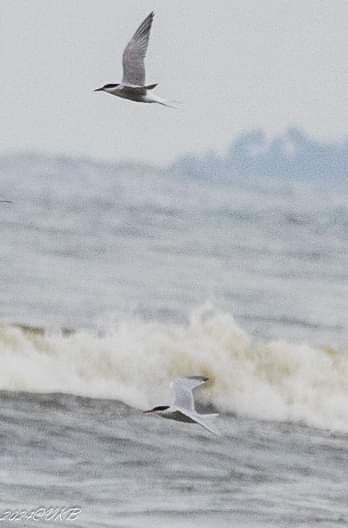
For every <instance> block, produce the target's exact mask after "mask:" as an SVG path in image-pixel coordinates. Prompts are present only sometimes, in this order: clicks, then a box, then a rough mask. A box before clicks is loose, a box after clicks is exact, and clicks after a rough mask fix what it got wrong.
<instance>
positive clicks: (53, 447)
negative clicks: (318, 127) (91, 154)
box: [0, 157, 348, 527]
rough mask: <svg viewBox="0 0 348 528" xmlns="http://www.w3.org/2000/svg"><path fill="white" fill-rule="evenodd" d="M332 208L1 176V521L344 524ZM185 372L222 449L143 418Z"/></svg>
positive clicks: (320, 199) (96, 172)
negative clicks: (26, 517)
mask: <svg viewBox="0 0 348 528" xmlns="http://www.w3.org/2000/svg"><path fill="white" fill-rule="evenodd" d="M347 195H348V191H347V189H346V188H345V187H344V186H341V187H340V188H335V187H334V186H333V185H331V187H329V186H328V185H325V184H318V183H317V184H314V183H311V184H306V185H305V184H300V183H295V182H293V183H289V182H285V181H282V180H281V178H279V180H277V181H259V182H257V183H255V182H254V183H251V182H246V181H245V182H243V181H232V182H227V181H224V182H220V183H218V182H216V181H214V182H212V181H211V182H208V181H198V180H197V179H192V178H191V179H190V178H179V177H178V175H175V174H174V173H172V172H171V171H170V170H153V169H151V168H147V169H144V168H141V167H126V166H124V167H122V168H120V167H116V168H115V167H112V166H106V165H100V164H94V163H90V162H82V161H75V162H73V161H69V160H47V159H44V158H28V157H24V158H18V159H15V158H12V159H2V160H0V196H1V197H2V198H9V199H12V200H14V204H12V205H5V204H3V206H2V207H1V209H0V232H1V247H0V271H1V273H0V291H1V296H0V316H1V320H2V323H1V325H0V357H1V369H0V390H1V391H2V392H1V396H0V401H1V405H0V423H1V426H0V435H1V446H2V450H1V464H0V474H1V477H2V478H1V494H0V505H1V509H2V510H0V513H1V511H2V512H4V511H5V510H6V509H11V510H13V511H15V510H16V509H32V508H35V507H38V506H40V505H46V506H51V505H55V506H59V505H60V506H63V505H66V506H72V505H79V506H80V507H81V509H82V511H81V514H80V516H79V517H78V519H77V520H75V521H74V524H73V525H74V526H81V527H82V526H83V527H87V526H88V527H92V526H93V527H94V526H98V527H99V526H100V527H108V526H180V527H181V526H183V527H191V526H196V525H197V526H221V527H224V526H232V525H234V526H314V525H315V526H328V527H329V526H345V525H346V524H347V523H348V491H347V490H348V477H347V474H348V473H347V470H348V463H347V455H348V449H347V447H348V438H347V433H348V381H347V380H348V357H347V342H348V325H347V321H348V317H347V316H348V280H347V279H348V251H347V249H348V248H347V246H348V242H347V235H346V234H347V227H348V208H347V205H346V204H347ZM184 374H204V375H207V376H208V377H209V378H210V380H211V381H210V383H209V384H208V386H207V387H205V388H202V389H199V390H198V391H197V397H198V399H199V403H200V405H201V406H203V408H208V407H214V408H216V409H217V410H218V411H219V412H220V413H221V417H220V418H219V419H218V423H217V425H218V427H219V428H220V430H221V432H222V436H221V437H218V438H215V437H212V436H210V435H209V434H208V433H206V432H205V431H203V430H201V429H199V428H198V427H196V426H187V425H185V424H176V423H172V422H169V421H166V420H161V419H159V418H155V417H148V416H143V415H142V413H141V409H144V408H146V407H147V406H149V405H152V404H153V403H157V402H158V401H165V400H166V398H168V397H170V393H169V388H168V386H169V383H170V381H171V379H173V378H174V377H175V376H177V375H184ZM4 523H10V521H4ZM13 523H14V521H13V522H12V524H13ZM35 523H36V524H35V525H36V526H38V525H40V524H42V525H47V522H46V524H45V523H44V522H43V521H41V522H38V521H36V522H35ZM231 523H232V524H231ZM12 524H11V525H12ZM32 524H34V522H33V521H32ZM63 525H67V526H68V525H69V526H71V525H72V522H67V521H60V526H63Z"/></svg>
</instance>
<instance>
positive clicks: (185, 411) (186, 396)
mask: <svg viewBox="0 0 348 528" xmlns="http://www.w3.org/2000/svg"><path fill="white" fill-rule="evenodd" d="M207 381H208V378H204V377H203V376H188V377H186V378H177V379H176V380H174V381H173V383H172V384H171V387H172V389H173V392H174V400H173V403H171V404H170V405H157V406H156V407H154V408H153V409H150V410H149V411H144V414H157V415H159V416H162V417H163V418H168V419H169V420H176V421H177V422H188V423H196V424H198V425H201V426H202V427H204V429H208V431H210V432H211V433H214V434H220V433H219V432H218V431H217V430H215V429H213V427H212V426H211V425H210V423H208V421H209V419H210V418H213V417H215V416H218V414H199V413H198V412H197V411H196V409H195V403H194V399H193V394H192V391H193V389H194V388H195V387H198V386H199V385H202V383H206V382H207Z"/></svg>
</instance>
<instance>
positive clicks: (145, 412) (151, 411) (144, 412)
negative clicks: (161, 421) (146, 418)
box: [143, 409, 154, 414]
mask: <svg viewBox="0 0 348 528" xmlns="http://www.w3.org/2000/svg"><path fill="white" fill-rule="evenodd" d="M153 412H154V411H153V410H152V409H150V410H148V411H143V414H151V413H153Z"/></svg>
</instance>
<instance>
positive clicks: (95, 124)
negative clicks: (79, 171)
mask: <svg viewBox="0 0 348 528" xmlns="http://www.w3.org/2000/svg"><path fill="white" fill-rule="evenodd" d="M152 9H154V10H155V12H156V17H155V20H154V24H153V27H152V37H151V41H150V46H149V50H148V56H147V60H146V65H147V80H148V82H159V83H160V84H159V87H158V88H157V89H156V93H158V94H159V95H161V96H163V97H165V98H169V99H176V100H180V101H182V105H181V108H180V110H172V109H168V108H164V107H161V106H157V105H140V104H136V103H132V102H128V101H124V100H121V99H118V98H116V97H112V96H110V95H107V94H103V93H93V91H92V90H93V89H94V88H96V87H98V86H101V85H103V84H105V83H107V82H113V81H116V82H117V81H119V80H121V73H122V70H121V57H122V52H123V49H124V47H125V45H126V43H127V41H128V39H129V38H130V37H131V35H132V34H133V32H134V31H135V29H136V28H137V26H138V24H139V23H140V22H141V21H142V19H143V18H144V17H145V16H146V15H147V14H148V13H149V12H150V11H151V10H152ZM347 21H348V1H346V0H326V1H323V0H305V1H304V2H302V1H299V0H262V1H261V0H243V1H242V0H233V1H231V0H216V1H214V2H212V1H209V2H208V1H205V0H190V1H187V2H178V1H175V2H174V1H165V0H127V1H126V2H125V1H124V0H122V1H120V0H98V1H96V0H1V18H0V64H1V82H0V122H1V143H0V154H2V153H7V152H9V151H22V150H28V149H30V150H34V151H41V152H48V153H65V154H73V155H82V156H89V157H96V158H98V159H100V158H104V159H123V160H124V159H139V160H146V161H151V162H155V163H163V162H167V161H171V160H173V159H175V158H176V157H177V156H178V155H183V154H186V153H193V154H196V153H204V152H206V151H207V150H209V149H214V150H216V151H218V152H223V151H224V149H226V147H227V146H228V144H229V143H230V142H231V140H232V139H233V138H234V137H235V136H236V135H237V134H239V133H240V132H241V131H245V130H248V129H251V128H255V127H260V128H263V129H264V130H265V131H266V133H267V134H268V135H273V134H275V133H277V132H281V131H283V130H285V129H286V128H287V127H288V126H300V127H303V128H304V129H305V130H306V131H307V132H308V133H309V134H311V135H313V136H314V137H317V138H320V139H325V140H326V139H329V140H332V139H341V138H343V137H345V136H346V135H347V131H348V31H347Z"/></svg>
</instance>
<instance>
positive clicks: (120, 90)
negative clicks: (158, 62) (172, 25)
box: [94, 12, 171, 106]
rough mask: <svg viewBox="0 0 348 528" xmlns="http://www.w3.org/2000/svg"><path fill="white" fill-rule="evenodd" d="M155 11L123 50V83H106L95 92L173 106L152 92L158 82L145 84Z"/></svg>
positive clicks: (139, 101)
mask: <svg viewBox="0 0 348 528" xmlns="http://www.w3.org/2000/svg"><path fill="white" fill-rule="evenodd" d="M153 17H154V12H152V13H150V14H149V15H148V16H147V17H146V18H145V20H144V21H143V22H142V23H141V24H140V26H139V27H138V29H137V30H136V32H135V33H134V35H133V37H132V38H131V40H130V41H129V42H128V44H127V46H126V48H125V50H124V52H123V79H122V82H121V83H110V84H105V85H104V86H102V87H101V88H97V89H96V90H94V91H95V92H106V93H109V94H111V95H116V96H117V97H122V98H123V99H130V100H131V101H136V102H138V103H157V104H161V105H164V106H171V105H170V104H169V103H168V102H167V101H166V100H165V99H162V98H161V97H158V96H157V95H154V94H150V93H149V91H150V90H153V88H156V86H157V84H145V63H144V61H145V55H146V51H147V47H148V44H149V38H150V31H151V26H152V21H153Z"/></svg>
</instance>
